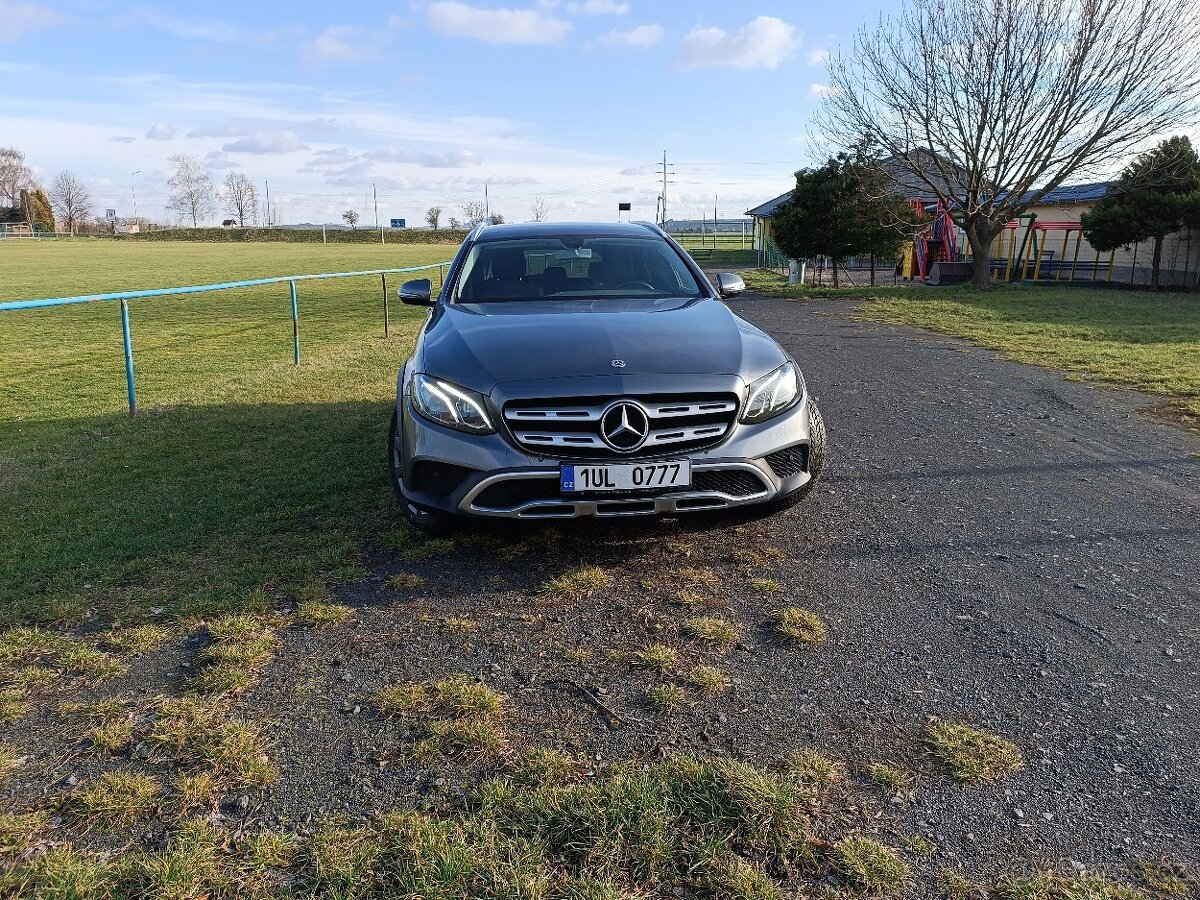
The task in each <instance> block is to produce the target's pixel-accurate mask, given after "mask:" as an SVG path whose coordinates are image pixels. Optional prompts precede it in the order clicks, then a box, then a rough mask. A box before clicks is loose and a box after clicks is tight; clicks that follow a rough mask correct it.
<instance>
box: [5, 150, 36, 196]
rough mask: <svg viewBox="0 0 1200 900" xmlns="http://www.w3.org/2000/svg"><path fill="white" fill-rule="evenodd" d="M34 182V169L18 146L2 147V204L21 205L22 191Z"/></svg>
mask: <svg viewBox="0 0 1200 900" xmlns="http://www.w3.org/2000/svg"><path fill="white" fill-rule="evenodd" d="M32 184H33V170H32V169H30V168H29V166H27V165H25V154H24V153H22V152H21V151H20V150H18V149H17V148H16V147H0V206H20V205H21V191H22V190H24V189H25V188H28V187H29V186H30V185H32Z"/></svg>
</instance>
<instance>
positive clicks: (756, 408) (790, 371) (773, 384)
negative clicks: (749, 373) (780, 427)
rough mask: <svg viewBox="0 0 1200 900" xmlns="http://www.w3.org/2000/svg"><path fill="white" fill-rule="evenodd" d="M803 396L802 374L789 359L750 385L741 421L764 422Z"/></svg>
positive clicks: (797, 401)
mask: <svg viewBox="0 0 1200 900" xmlns="http://www.w3.org/2000/svg"><path fill="white" fill-rule="evenodd" d="M803 396H804V376H803V375H801V374H800V369H799V368H798V367H797V365H796V364H795V363H794V362H792V361H791V360H789V361H788V362H785V363H784V364H783V365H782V366H780V367H779V368H778V369H775V370H774V371H773V372H768V373H767V374H766V375H764V376H763V377H762V378H759V379H758V380H757V381H755V382H754V383H753V384H751V385H750V391H749V395H748V397H747V399H746V408H745V409H744V410H743V411H742V421H743V422H746V423H751V422H764V421H766V420H767V419H771V418H774V417H775V416H777V415H779V414H780V413H785V412H787V411H788V410H789V409H791V408H792V407H793V406H795V405H796V404H797V403H799V402H800V400H801V398H803Z"/></svg>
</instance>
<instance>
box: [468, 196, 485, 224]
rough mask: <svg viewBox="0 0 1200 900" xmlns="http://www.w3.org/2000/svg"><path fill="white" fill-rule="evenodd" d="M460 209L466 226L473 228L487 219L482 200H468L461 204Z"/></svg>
mask: <svg viewBox="0 0 1200 900" xmlns="http://www.w3.org/2000/svg"><path fill="white" fill-rule="evenodd" d="M462 211H463V215H464V216H465V217H466V222H465V224H466V227H467V228H474V227H475V226H476V225H479V224H480V223H482V222H486V221H487V206H486V205H485V204H484V202H483V201H482V200H468V201H467V202H466V203H464V204H463V205H462Z"/></svg>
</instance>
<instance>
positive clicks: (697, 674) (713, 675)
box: [686, 666, 729, 696]
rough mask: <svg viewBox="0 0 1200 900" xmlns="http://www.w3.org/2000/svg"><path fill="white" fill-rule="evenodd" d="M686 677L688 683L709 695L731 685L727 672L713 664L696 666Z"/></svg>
mask: <svg viewBox="0 0 1200 900" xmlns="http://www.w3.org/2000/svg"><path fill="white" fill-rule="evenodd" d="M686 677H687V682H688V684H690V685H691V686H692V687H694V688H696V690H698V691H700V692H701V693H703V694H706V695H708V696H712V695H714V694H719V693H721V692H722V691H723V690H725V689H726V688H727V687H729V679H728V678H726V677H725V673H724V672H722V671H721V670H720V669H717V668H714V667H713V666H695V667H693V668H692V669H691V671H689V672H688V673H687V676H686Z"/></svg>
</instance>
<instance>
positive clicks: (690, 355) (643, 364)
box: [388, 223, 825, 530]
mask: <svg viewBox="0 0 1200 900" xmlns="http://www.w3.org/2000/svg"><path fill="white" fill-rule="evenodd" d="M744 289H745V285H744V283H743V282H742V279H741V278H740V277H738V276H737V275H734V274H731V273H721V274H720V275H718V276H717V277H716V287H715V288H714V286H713V285H712V284H710V282H709V280H708V278H707V277H706V276H705V274H704V272H703V271H701V270H700V268H699V267H698V266H697V265H696V263H695V261H694V260H693V259H692V258H691V256H689V255H688V253H687V252H686V251H684V250H683V248H681V247H680V246H679V244H677V243H676V242H675V241H674V240H673V239H672V238H671V237H669V236H668V235H667V234H666V233H665V232H663V231H662V230H660V229H659V228H658V227H656V226H654V225H650V224H646V223H631V224H619V225H602V224H596V223H583V224H558V223H555V224H546V223H543V224H533V225H493V226H479V227H478V228H476V229H474V230H473V231H472V232H471V233H470V234H469V235H468V236H467V239H466V241H464V242H463V245H462V247H461V248H460V250H459V251H458V254H457V255H456V256H455V259H454V261H453V263H452V264H451V265H450V268H449V271H448V273H447V276H446V278H445V280H444V282H443V284H442V287H441V292H440V294H439V296H437V297H436V298H435V297H433V296H432V285H431V283H430V281H429V280H427V279H419V280H416V281H409V282H406V283H405V284H404V285H402V286H401V288H400V291H399V293H400V299H401V300H403V301H404V302H405V303H409V304H415V305H419V306H429V307H432V311H431V313H430V315H429V318H428V320H427V321H426V322H425V326H424V328H422V329H421V333H420V336H419V337H418V338H417V343H416V349H415V351H414V352H413V355H412V358H411V359H409V360H408V362H406V363H405V364H404V367H403V368H402V369H401V370H400V375H399V378H398V380H397V383H396V408H395V411H394V413H393V415H392V425H391V433H390V435H389V437H388V460H389V468H390V470H391V477H392V483H393V486H394V488H395V491H396V496H397V498H398V499H399V501H400V505H401V507H402V508H403V510H404V514H405V515H406V516H407V517H408V519H409V521H411V522H412V524H413V525H415V526H417V527H418V528H421V529H424V530H434V529H437V528H439V527H442V526H444V525H445V524H447V523H448V522H449V521H451V519H452V518H453V517H455V516H494V517H508V518H518V519H560V518H562V519H567V518H575V517H579V516H635V515H656V514H657V515H675V514H679V513H684V512H693V511H698V510H714V509H726V508H730V507H740V506H748V505H750V504H761V505H762V506H763V507H764V509H765V510H767V511H769V510H770V509H772V508H776V507H778V506H781V505H786V504H787V503H789V502H790V501H793V500H795V499H798V498H799V497H801V496H803V495H804V494H805V493H807V492H808V490H809V489H810V488H811V487H812V485H813V483H814V482H815V481H816V479H817V477H818V476H819V474H820V472H821V469H822V467H823V464H824V459H825V426H824V424H823V423H822V421H821V414H820V412H819V411H818V410H817V406H816V404H815V403H813V401H812V399H811V398H810V397H809V394H808V390H807V388H806V386H805V382H804V376H803V375H802V374H801V372H800V367H799V366H798V365H797V364H796V361H795V360H794V359H792V358H791V357H790V356H789V355H788V354H787V353H785V352H784V350H783V348H782V347H780V346H779V344H777V343H776V342H775V341H774V340H772V339H771V338H770V337H769V336H768V335H767V334H765V333H764V332H762V331H761V330H759V329H758V328H755V327H754V326H753V325H751V324H750V323H749V322H746V321H745V320H744V319H740V318H738V317H737V316H736V315H734V314H733V313H732V312H731V311H730V310H729V309H728V308H727V307H726V305H725V303H724V302H722V300H723V298H727V297H731V296H734V295H736V294H740V293H741V292H742V291H743V290H744Z"/></svg>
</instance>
